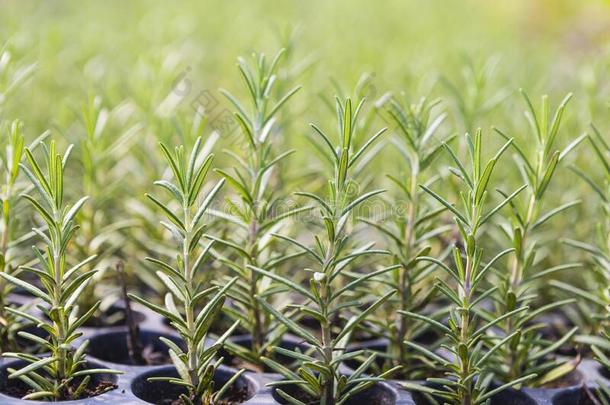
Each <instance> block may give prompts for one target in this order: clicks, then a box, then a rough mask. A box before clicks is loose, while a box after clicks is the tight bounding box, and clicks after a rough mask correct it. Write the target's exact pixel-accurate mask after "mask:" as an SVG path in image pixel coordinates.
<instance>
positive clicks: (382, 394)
mask: <svg viewBox="0 0 610 405" xmlns="http://www.w3.org/2000/svg"><path fill="white" fill-rule="evenodd" d="M280 389H281V390H282V391H284V392H285V393H287V394H288V395H290V396H291V397H293V398H296V399H298V400H299V401H301V402H303V403H304V404H306V405H318V404H319V403H320V400H319V399H317V398H314V397H312V396H311V395H309V394H307V393H306V392H304V391H303V390H301V389H299V388H298V387H297V386H295V385H286V386H282V387H281V388H280ZM273 398H274V399H275V400H276V401H277V402H279V403H280V404H288V401H286V400H285V399H284V398H282V397H281V396H280V395H279V394H278V393H277V391H276V390H275V389H274V390H273ZM395 403H396V396H395V395H394V393H392V392H391V391H389V390H388V389H386V388H385V387H383V386H381V385H379V384H377V385H374V386H373V387H371V388H369V389H367V390H364V391H362V392H360V393H359V394H356V395H354V396H353V397H352V398H350V399H348V400H347V401H346V402H345V405H361V404H367V405H394V404H395Z"/></svg>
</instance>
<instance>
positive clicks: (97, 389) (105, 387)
mask: <svg viewBox="0 0 610 405" xmlns="http://www.w3.org/2000/svg"><path fill="white" fill-rule="evenodd" d="M116 387H117V385H116V384H114V383H112V382H109V381H100V382H98V383H97V384H96V385H92V384H91V386H88V387H87V388H85V389H84V390H83V392H82V394H81V395H80V396H79V397H78V398H74V397H72V394H73V392H74V390H75V389H76V388H77V387H76V386H72V387H70V389H69V392H68V393H67V394H66V395H65V396H64V398H61V401H69V400H75V399H83V398H91V397H95V396H98V395H101V394H103V393H105V392H108V391H110V390H113V389H115V388H116ZM33 392H34V390H32V389H31V388H30V387H29V386H27V385H25V384H11V385H9V386H8V387H6V390H5V393H6V394H7V395H10V396H11V397H15V398H23V397H24V396H26V395H28V394H32V393H33Z"/></svg>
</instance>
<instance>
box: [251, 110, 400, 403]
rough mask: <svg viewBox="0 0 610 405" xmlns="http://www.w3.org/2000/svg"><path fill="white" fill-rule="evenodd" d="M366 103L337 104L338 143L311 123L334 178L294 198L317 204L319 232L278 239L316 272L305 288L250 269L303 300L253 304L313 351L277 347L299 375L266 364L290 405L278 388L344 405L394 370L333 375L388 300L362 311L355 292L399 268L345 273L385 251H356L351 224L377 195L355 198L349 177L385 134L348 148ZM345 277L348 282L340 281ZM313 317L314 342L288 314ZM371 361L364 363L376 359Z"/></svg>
mask: <svg viewBox="0 0 610 405" xmlns="http://www.w3.org/2000/svg"><path fill="white" fill-rule="evenodd" d="M363 105H364V100H361V101H360V103H358V105H357V106H356V107H355V108H354V107H353V106H352V102H351V100H350V99H349V98H348V99H347V100H345V102H341V101H340V100H337V104H336V106H337V121H338V127H339V134H338V143H333V142H332V141H331V138H330V137H329V136H328V135H327V134H326V133H325V132H324V131H323V130H321V129H320V128H318V127H317V126H315V125H313V124H312V128H313V129H314V131H315V133H316V134H317V135H318V136H319V138H320V141H321V142H322V143H323V144H324V147H325V151H326V153H327V157H328V158H329V159H330V160H331V161H332V162H333V172H332V176H330V177H329V179H328V192H327V194H326V195H325V196H319V195H315V194H311V193H300V194H301V195H302V196H304V197H307V198H309V199H311V200H313V202H314V203H315V204H316V206H317V210H318V211H319V215H320V226H321V227H322V229H323V230H324V231H323V232H322V233H321V234H318V235H316V236H315V244H314V245H313V246H312V247H308V246H306V245H304V244H302V243H301V242H299V241H297V240H295V239H292V238H289V237H287V236H282V235H276V236H277V237H278V238H281V239H283V240H285V241H287V242H289V243H291V244H293V245H295V246H296V247H297V249H299V250H305V251H306V254H307V255H308V256H309V258H310V259H312V260H313V262H314V264H315V269H311V270H309V269H307V270H308V271H310V272H313V274H312V277H311V279H310V280H309V286H308V287H309V288H306V287H304V286H302V285H300V284H299V283H297V282H295V281H293V280H291V279H289V278H285V277H282V276H280V275H277V274H273V273H270V272H268V271H267V270H265V269H261V268H254V267H251V269H252V270H254V271H256V272H257V273H259V274H260V275H263V276H267V277H270V278H272V279H273V280H274V281H276V282H277V283H279V284H281V285H282V286H284V287H286V288H288V289H289V290H290V291H292V292H293V293H294V294H296V295H299V296H301V297H302V300H303V302H302V303H300V304H293V305H290V307H289V308H287V310H285V311H283V312H282V311H278V310H277V309H275V308H273V307H272V306H271V305H269V304H268V303H266V301H264V300H262V299H259V301H260V303H261V304H262V305H263V306H264V307H265V309H266V310H267V311H268V312H270V313H271V314H272V315H273V316H274V317H276V318H277V319H278V320H279V321H280V322H282V323H283V324H284V325H285V326H286V327H287V328H289V329H290V330H291V331H292V332H294V333H295V334H297V335H298V336H300V337H301V338H303V339H304V340H305V341H306V342H307V343H308V344H309V345H311V346H312V353H301V352H299V351H288V350H284V349H281V348H275V350H276V351H277V352H279V353H282V354H283V355H285V356H289V357H292V358H294V359H295V360H297V361H298V362H299V364H300V367H299V368H298V370H297V371H292V370H289V369H287V368H285V367H282V366H281V365H280V364H278V363H276V362H274V361H272V360H270V359H265V362H266V363H267V364H268V365H269V366H270V367H272V368H274V369H275V370H276V371H277V372H278V373H280V374H282V375H283V376H284V377H285V379H286V380H285V381H281V382H273V383H270V385H271V386H274V387H276V390H277V393H278V395H280V396H281V397H282V398H284V399H285V400H286V401H288V402H289V403H292V404H300V403H301V402H299V399H296V398H295V397H294V396H292V395H290V394H288V393H287V392H286V391H285V390H283V389H282V386H283V385H286V384H293V385H295V386H297V387H298V388H299V389H300V390H301V391H302V392H303V393H304V394H305V395H307V396H309V397H311V400H312V401H319V403H320V404H322V405H334V404H343V403H345V401H347V400H348V399H349V398H351V397H352V396H354V395H355V394H357V393H358V392H360V391H362V390H364V389H366V388H368V387H370V386H371V385H373V384H374V383H375V382H376V381H381V380H383V379H384V378H385V377H386V376H388V375H391V374H392V372H393V371H395V370H388V371H387V372H385V373H382V374H380V375H378V376H375V377H372V376H366V375H365V374H364V371H365V370H366V368H367V367H366V365H365V366H364V367H362V368H359V369H358V370H356V371H355V372H354V373H353V374H351V375H349V376H348V375H344V374H342V373H341V372H340V370H339V365H340V364H341V362H342V361H345V360H347V359H349V358H353V357H355V356H358V355H361V354H362V352H361V351H360V352H358V351H357V352H353V353H349V352H346V351H345V348H346V347H347V344H348V342H349V340H350V336H351V334H352V332H353V331H354V329H355V328H356V327H357V326H358V325H359V324H360V323H361V322H362V321H363V320H364V319H366V318H367V317H368V316H369V315H370V314H371V313H373V312H374V311H376V310H377V309H378V308H379V307H380V306H382V305H383V304H384V303H385V302H387V301H388V299H390V297H392V295H394V291H390V292H389V293H387V294H385V295H384V296H382V297H381V298H378V299H374V300H373V301H372V302H370V303H368V304H369V305H368V306H367V307H366V309H362V310H359V308H362V306H363V302H361V301H359V300H355V301H354V300H353V299H350V296H352V295H353V294H352V293H353V291H354V290H355V289H356V288H357V287H360V286H364V284H366V283H368V282H371V281H372V280H373V279H375V278H376V277H378V276H380V275H382V274H383V273H385V272H389V271H392V270H394V269H396V268H397V267H398V266H390V267H387V268H382V269H380V270H376V271H374V272H370V273H354V272H351V271H349V268H350V265H352V263H353V262H354V261H355V260H357V259H362V258H365V257H371V256H373V255H378V254H386V253H387V252H385V251H380V250H375V249H372V244H371V243H366V244H364V245H362V246H354V244H353V240H352V236H351V235H352V226H351V221H352V219H353V216H354V215H355V213H356V212H357V211H356V210H357V209H360V208H361V207H362V205H363V204H365V203H366V202H367V201H369V200H370V199H371V198H373V197H374V196H376V195H378V194H380V193H382V192H383V190H374V191H369V192H366V193H363V194H358V193H354V192H353V191H352V189H353V186H354V185H355V184H356V183H355V179H353V178H352V177H351V170H350V169H351V168H352V167H353V166H354V165H355V164H356V163H357V162H358V160H359V159H360V158H361V157H362V156H364V152H365V151H366V150H367V149H368V148H369V147H370V146H371V145H372V144H373V143H374V142H375V140H376V139H377V138H378V137H379V136H380V135H381V134H382V133H383V132H384V131H385V129H382V130H380V131H378V132H377V133H376V134H375V135H373V136H372V137H370V138H368V141H367V142H366V143H365V144H364V145H363V146H362V147H361V148H359V149H354V148H353V146H352V145H353V143H352V142H353V139H354V136H355V128H356V126H357V122H358V115H359V113H360V112H361V110H362V107H363ZM343 278H346V279H347V280H348V281H347V282H345V283H343V282H342V281H343ZM349 309H354V310H355V311H356V314H355V315H353V316H351V317H349V319H347V322H346V323H345V324H344V325H337V324H335V321H334V319H336V318H339V319H341V318H345V317H346V315H347V313H348V312H347V311H348V310H349ZM292 310H296V311H298V312H299V313H301V314H306V315H308V316H311V317H312V318H313V319H314V320H315V322H316V324H317V325H318V330H319V337H317V336H315V335H314V334H312V333H311V332H309V331H308V330H306V329H305V328H303V326H301V325H299V324H298V323H297V322H295V321H294V320H293V319H291V315H290V313H291V311H292ZM335 326H340V327H341V328H340V332H339V333H337V334H335V333H333V332H332V329H333V327H335ZM374 357H375V355H372V356H371V357H370V359H368V360H367V363H368V364H370V362H372V361H373V360H374Z"/></svg>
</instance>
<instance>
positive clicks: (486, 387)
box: [405, 130, 535, 405]
mask: <svg viewBox="0 0 610 405" xmlns="http://www.w3.org/2000/svg"><path fill="white" fill-rule="evenodd" d="M466 140H467V144H468V150H469V154H470V167H471V169H470V170H467V169H466V166H465V165H464V164H463V163H462V162H461V161H460V160H459V158H458V157H457V155H456V154H455V153H454V152H453V151H452V150H451V149H450V148H449V147H448V146H447V147H446V149H447V151H448V152H449V155H450V156H451V158H452V159H453V160H454V161H455V163H456V165H457V168H455V169H452V173H454V174H455V175H456V176H457V177H458V178H459V180H460V181H461V183H462V184H463V188H462V191H461V192H460V197H461V201H462V204H463V209H462V210H460V209H458V208H457V207H456V206H455V205H453V204H451V203H450V202H448V201H447V200H445V199H444V198H443V197H441V196H440V195H439V194H437V193H436V192H435V191H432V190H431V189H430V188H428V187H426V186H424V185H422V186H421V188H422V189H423V190H424V191H425V192H426V193H428V194H429V195H430V196H432V197H433V198H434V199H435V200H437V201H438V202H440V203H441V204H442V205H443V206H444V207H445V208H446V209H447V210H449V211H451V212H452V213H453V215H454V219H455V222H456V224H457V226H458V229H459V232H460V236H461V238H462V246H460V247H458V246H456V247H455V248H454V250H453V262H454V268H451V267H449V266H448V265H446V264H445V263H443V262H442V261H441V260H438V259H436V258H433V257H428V256H425V257H419V258H417V259H416V260H418V261H427V262H432V263H435V264H436V265H437V266H438V267H439V268H441V269H442V270H444V272H445V273H446V275H447V276H448V277H449V279H450V280H452V281H453V284H454V285H451V284H450V283H448V282H447V281H445V280H444V279H442V278H438V279H437V284H436V287H437V289H438V290H439V291H440V292H441V293H442V294H443V295H444V296H445V297H446V298H447V299H448V300H449V302H451V310H450V315H449V320H448V326H446V325H444V324H442V323H440V322H438V321H435V320H434V319H431V318H429V317H426V316H424V315H421V314H416V313H408V312H407V313H405V315H406V316H408V317H410V318H413V319H419V320H423V321H425V322H428V323H429V324H431V325H433V326H434V327H435V328H437V329H439V330H440V331H441V332H442V333H444V334H445V335H446V336H447V338H448V339H449V343H448V344H446V345H443V347H444V348H445V349H446V350H448V351H449V353H450V356H448V357H450V358H445V357H442V356H441V355H439V354H437V353H435V352H432V351H430V350H428V349H427V348H425V347H423V346H421V345H419V344H416V343H414V342H408V341H407V342H405V344H406V345H408V346H409V347H412V348H413V349H415V350H417V351H419V352H420V353H421V354H423V355H425V356H427V357H428V358H430V360H432V361H434V362H435V364H437V366H438V367H439V368H441V369H443V370H445V376H444V377H441V378H428V379H427V381H428V385H425V386H421V385H417V384H407V385H406V386H407V387H408V388H411V389H414V390H418V391H421V392H422V393H423V394H425V395H428V396H429V398H430V399H432V400H433V401H436V400H437V399H438V400H441V399H442V401H444V402H446V403H451V404H456V405H457V404H459V405H473V404H481V403H485V401H486V400H487V399H489V398H491V397H492V396H493V395H495V394H497V393H498V392H500V391H502V390H505V389H507V388H509V387H512V386H515V385H518V384H520V383H522V382H524V381H527V380H530V379H531V378H533V377H535V375H526V376H522V377H520V378H517V379H515V380H512V381H508V382H506V383H505V384H503V385H500V386H498V387H493V386H492V385H491V382H492V381H491V380H492V377H493V372H492V370H491V366H492V365H493V363H492V362H491V361H490V360H491V358H492V356H493V355H494V354H495V353H496V352H497V351H498V350H499V349H501V348H502V347H503V346H505V345H506V344H508V342H509V341H510V340H511V339H513V338H514V336H516V335H517V334H518V333H519V332H520V331H519V330H515V331H514V332H512V333H511V334H509V335H507V336H505V337H504V338H502V339H500V340H499V341H498V342H495V344H494V345H493V346H492V347H490V348H485V343H484V341H485V339H486V332H487V331H488V330H490V328H492V327H495V326H497V325H499V324H500V323H502V322H503V321H505V320H506V319H508V318H510V317H512V316H514V315H515V314H516V313H519V312H522V311H526V310H527V307H522V308H517V309H515V310H513V311H510V312H507V313H506V314H503V315H501V316H499V317H497V318H494V319H492V320H489V321H488V320H486V319H485V318H484V317H482V316H480V313H479V309H480V307H481V302H482V301H483V300H485V299H486V298H488V297H489V296H490V295H491V294H492V293H493V292H494V291H495V290H496V288H495V287H494V288H485V289H484V288H482V286H483V285H484V284H485V281H486V280H488V278H489V272H490V270H491V269H492V268H493V266H494V264H495V263H496V262H497V261H498V260H499V259H501V258H502V257H504V256H506V255H507V254H509V253H511V252H512V251H513V250H514V249H506V250H504V251H501V252H500V253H498V254H497V255H496V256H494V257H493V258H492V259H491V260H490V261H488V262H487V263H486V264H484V262H483V248H482V247H481V240H480V239H481V227H482V226H483V225H485V224H486V223H487V222H488V221H489V220H490V219H491V218H492V217H493V215H494V214H496V213H497V212H498V211H499V210H500V209H501V208H502V207H504V206H505V205H507V204H508V203H510V202H511V201H512V200H513V199H514V198H515V197H516V196H517V195H518V193H519V192H521V191H523V189H524V188H525V186H524V187H521V188H519V189H517V190H516V191H515V192H513V193H512V194H510V195H509V196H507V197H506V198H505V199H503V200H502V201H501V202H500V203H499V204H497V205H496V206H495V207H494V208H492V209H490V210H487V209H486V200H487V199H488V191H487V190H488V188H489V185H490V182H491V177H492V174H493V172H494V169H495V167H496V163H497V162H498V160H499V159H500V157H501V156H502V154H503V153H504V152H505V151H506V149H507V148H508V147H509V146H510V144H511V143H512V140H509V141H508V142H507V143H505V144H504V145H503V146H502V147H501V148H500V149H499V150H498V151H497V152H496V154H495V155H494V157H493V158H492V159H490V160H489V161H487V163H485V162H484V161H483V156H482V146H481V144H482V135H481V131H480V130H478V131H477V132H476V134H475V136H474V137H471V136H470V135H469V134H467V135H466Z"/></svg>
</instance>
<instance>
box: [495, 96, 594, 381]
mask: <svg viewBox="0 0 610 405" xmlns="http://www.w3.org/2000/svg"><path fill="white" fill-rule="evenodd" d="M522 94H523V97H524V98H525V101H526V104H527V106H528V111H527V113H526V117H527V119H528V122H529V124H530V126H531V130H532V132H533V133H534V136H535V139H536V147H535V149H534V151H533V157H532V158H529V157H528V156H527V150H528V148H524V147H523V146H521V145H519V144H518V143H517V142H513V143H512V145H511V146H512V148H513V150H514V151H516V160H517V162H518V164H519V169H520V173H521V174H522V177H523V181H524V182H525V183H526V184H527V186H528V187H527V189H526V190H525V191H524V192H523V193H522V195H521V197H522V198H523V199H524V202H525V204H521V201H520V199H515V200H514V201H512V202H511V204H510V212H511V214H512V215H511V221H510V222H507V223H502V224H501V230H502V231H503V232H504V234H505V235H506V237H507V238H508V239H509V241H510V243H511V244H512V246H513V247H514V249H515V254H514V255H513V256H512V257H511V262H510V264H509V268H510V272H509V273H508V274H507V275H506V276H505V277H503V279H502V282H501V284H500V288H499V290H498V293H499V300H498V302H497V303H496V309H495V311H496V315H497V316H500V315H503V314H506V313H508V312H511V311H513V310H515V309H518V308H523V307H525V306H529V305H533V304H535V300H536V298H537V297H538V294H537V293H536V291H537V288H539V286H540V280H541V279H542V277H545V278H546V277H548V276H550V275H553V274H555V273H556V272H558V271H563V270H569V269H574V268H577V267H579V266H580V264H579V263H568V264H562V265H559V266H555V267H551V268H549V269H539V268H537V267H538V263H540V260H541V257H540V251H541V249H540V241H539V239H540V238H538V237H537V236H538V233H539V230H540V229H541V228H542V227H543V226H544V225H545V224H546V223H547V222H548V221H549V220H550V219H551V218H553V217H555V216H556V215H559V214H561V213H562V212H564V211H565V210H567V209H569V208H571V207H573V206H575V205H577V204H579V203H580V201H573V202H568V203H566V204H563V205H561V206H558V207H555V208H553V209H551V210H548V211H547V212H542V210H541V207H542V206H543V202H544V196H545V193H546V191H547V190H548V187H549V184H550V182H551V180H552V179H553V176H554V175H555V173H556V170H557V167H558V164H559V163H560V162H561V161H562V160H563V159H564V158H565V156H566V155H567V154H568V153H569V152H570V151H571V150H572V149H574V148H575V147H576V146H577V145H578V144H579V143H580V142H581V141H582V140H583V139H584V136H581V137H578V138H577V139H575V140H574V141H573V142H572V143H570V144H569V145H568V146H567V147H566V148H565V149H563V150H562V151H559V150H556V149H555V144H556V139H557V135H558V133H559V129H560V125H561V121H562V118H563V115H564V111H565V108H566V105H567V103H568V101H569V100H570V98H571V97H572V95H571V94H568V95H567V96H566V97H565V98H564V99H563V101H562V102H561V104H560V105H559V106H558V107H557V110H556V112H555V114H554V116H553V118H552V119H551V117H550V116H549V105H548V98H547V97H546V96H543V97H542V107H541V111H540V113H539V114H538V113H537V112H536V110H535V109H534V107H533V105H532V103H531V102H530V99H529V98H528V96H527V94H525V92H522ZM496 132H498V133H499V134H500V135H501V136H502V137H503V138H505V139H508V136H507V135H505V134H504V133H503V132H502V131H500V130H498V129H496ZM573 301H574V300H573V299H568V300H561V301H557V302H552V303H549V304H546V305H543V306H540V307H539V308H536V310H533V311H523V312H519V313H518V314H516V315H515V316H513V317H510V318H507V319H506V320H505V321H504V322H502V323H501V324H499V325H498V327H499V328H501V329H502V331H503V334H502V335H501V336H500V337H498V338H499V339H500V338H501V337H503V336H505V335H507V334H509V333H512V332H513V331H515V330H519V333H517V334H516V335H515V336H514V337H513V339H512V340H511V341H510V344H508V345H506V346H504V347H502V348H501V349H500V350H498V351H497V352H496V356H497V361H498V369H497V370H496V373H497V376H498V378H499V379H501V380H502V381H505V382H508V381H513V380H515V379H517V378H519V377H522V376H524V375H529V374H532V373H535V374H537V375H538V378H537V379H535V380H531V381H529V382H528V384H535V385H541V384H544V383H548V382H550V381H552V380H555V379H557V378H559V377H561V376H562V375H565V374H566V373H568V372H570V371H571V370H573V369H574V368H575V367H576V365H577V363H576V362H568V361H567V360H564V361H560V360H558V359H556V358H554V356H553V354H554V353H553V352H554V350H555V349H557V348H559V347H560V346H561V345H563V344H565V343H566V342H568V341H569V340H570V339H571V338H572V337H573V336H574V334H575V333H576V331H577V329H578V328H576V327H574V328H572V329H571V330H570V331H569V332H568V333H566V334H564V335H563V336H561V338H560V339H558V340H557V341H555V342H548V341H546V340H545V339H543V338H542V337H541V336H540V328H542V327H544V324H541V323H538V324H534V325H531V324H532V323H533V322H534V321H535V318H536V317H537V316H539V315H541V314H544V313H545V312H548V311H551V310H553V309H556V308H558V307H560V306H562V305H565V304H567V303H570V302H573Z"/></svg>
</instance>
